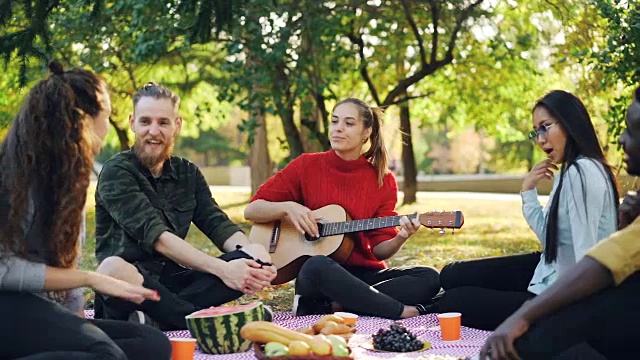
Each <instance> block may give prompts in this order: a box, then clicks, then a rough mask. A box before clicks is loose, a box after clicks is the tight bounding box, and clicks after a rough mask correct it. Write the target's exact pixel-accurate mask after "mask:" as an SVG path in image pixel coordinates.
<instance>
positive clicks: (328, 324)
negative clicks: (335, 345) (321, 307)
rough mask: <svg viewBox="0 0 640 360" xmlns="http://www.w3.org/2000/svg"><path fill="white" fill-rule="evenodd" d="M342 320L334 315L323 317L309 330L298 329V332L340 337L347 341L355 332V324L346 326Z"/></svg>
mask: <svg viewBox="0 0 640 360" xmlns="http://www.w3.org/2000/svg"><path fill="white" fill-rule="evenodd" d="M344 321H345V320H344V319H343V318H341V317H340V316H336V315H325V316H323V317H321V318H320V319H318V320H317V321H316V322H315V323H314V324H313V326H312V327H311V328H302V329H298V330H297V331H298V332H301V333H304V334H308V335H319V334H322V335H331V334H334V335H340V336H342V337H343V338H345V339H349V338H350V337H351V335H353V333H355V332H356V326H355V324H350V325H347V324H345V323H344Z"/></svg>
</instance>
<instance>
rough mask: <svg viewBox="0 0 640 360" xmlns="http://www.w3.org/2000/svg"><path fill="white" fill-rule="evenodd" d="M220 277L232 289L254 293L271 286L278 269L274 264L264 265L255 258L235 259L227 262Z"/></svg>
mask: <svg viewBox="0 0 640 360" xmlns="http://www.w3.org/2000/svg"><path fill="white" fill-rule="evenodd" d="M219 277H220V279H221V280H222V281H223V282H224V283H225V285H227V286H228V287H229V288H231V289H234V290H238V291H242V292H243V293H245V294H254V293H255V292H257V291H260V290H262V289H264V288H265V287H268V286H271V280H273V279H274V278H275V277H276V270H275V267H274V266H265V267H263V266H262V265H260V264H259V263H258V262H256V261H255V260H250V259H235V260H231V261H229V262H227V263H226V266H225V267H224V269H223V271H222V273H221V274H220V276H219Z"/></svg>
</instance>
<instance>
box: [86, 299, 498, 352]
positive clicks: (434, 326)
mask: <svg viewBox="0 0 640 360" xmlns="http://www.w3.org/2000/svg"><path fill="white" fill-rule="evenodd" d="M85 316H86V317H87V318H93V311H90V310H88V311H86V312H85ZM319 318H320V315H310V316H298V317H295V316H292V315H291V314H290V313H276V314H274V318H273V322H274V323H276V324H278V325H281V326H284V327H286V328H289V329H299V328H303V327H309V326H311V325H313V323H314V322H315V321H316V320H318V319H319ZM400 322H402V324H403V325H404V326H405V327H407V329H409V330H410V331H411V332H413V333H415V334H416V336H418V338H419V339H420V340H424V341H428V342H430V343H431V348H430V349H429V350H426V351H420V352H413V353H404V354H402V353H384V352H376V351H371V350H367V349H365V348H363V347H361V346H360V345H361V344H363V343H366V342H368V341H370V340H371V334H373V333H375V332H377V331H378V329H380V328H387V327H389V325H390V324H391V323H393V321H392V320H387V319H381V318H376V317H367V316H361V317H360V318H359V319H358V325H357V333H356V334H355V335H354V336H353V337H352V338H351V339H350V340H349V346H350V347H351V349H352V352H353V355H354V358H355V359H357V360H360V359H363V360H366V359H380V358H393V359H422V360H425V359H456V358H464V357H471V356H474V355H477V354H478V353H479V352H480V348H481V347H482V344H484V341H485V340H486V339H487V337H488V336H489V334H490V332H489V331H483V330H477V329H472V328H468V327H464V326H463V327H462V334H461V339H460V340H458V341H442V340H441V339H440V330H439V328H438V319H437V318H436V315H435V314H429V315H423V316H417V317H414V318H411V319H406V320H401V321H400ZM166 334H167V336H168V337H170V338H171V337H177V338H189V337H191V334H190V333H189V331H187V330H183V331H168V332H166ZM225 359H252V360H253V359H255V356H254V355H253V351H252V350H249V351H247V352H244V353H240V354H229V355H208V354H205V353H202V352H201V351H200V350H199V349H197V350H196V355H195V357H194V360H225Z"/></svg>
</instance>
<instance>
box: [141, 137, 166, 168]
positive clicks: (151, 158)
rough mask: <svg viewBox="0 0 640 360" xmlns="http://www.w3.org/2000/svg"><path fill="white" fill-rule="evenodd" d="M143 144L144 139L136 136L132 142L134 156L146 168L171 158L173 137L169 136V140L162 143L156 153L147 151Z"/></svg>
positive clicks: (153, 166)
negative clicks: (158, 151) (133, 142)
mask: <svg viewBox="0 0 640 360" xmlns="http://www.w3.org/2000/svg"><path fill="white" fill-rule="evenodd" d="M144 145H145V144H144V141H143V140H142V139H140V138H138V137H136V142H135V144H133V150H134V151H135V154H136V157H137V158H138V160H140V163H141V164H142V165H143V166H144V167H146V168H147V169H153V168H155V167H156V166H158V165H160V164H163V163H164V162H165V161H166V160H168V159H170V158H171V155H172V154H173V146H174V145H175V141H174V139H173V138H169V141H167V142H165V143H164V144H163V145H164V147H163V148H162V151H161V152H160V153H159V154H158V155H152V154H149V153H147V152H146V151H145V149H144Z"/></svg>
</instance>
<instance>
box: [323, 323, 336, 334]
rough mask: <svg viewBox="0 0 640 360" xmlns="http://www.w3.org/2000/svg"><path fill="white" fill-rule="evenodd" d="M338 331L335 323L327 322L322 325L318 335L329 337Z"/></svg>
mask: <svg viewBox="0 0 640 360" xmlns="http://www.w3.org/2000/svg"><path fill="white" fill-rule="evenodd" d="M337 330H338V323H336V322H335V321H327V322H325V323H324V327H323V328H322V329H320V334H323V335H329V334H335V333H336V331H337Z"/></svg>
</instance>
